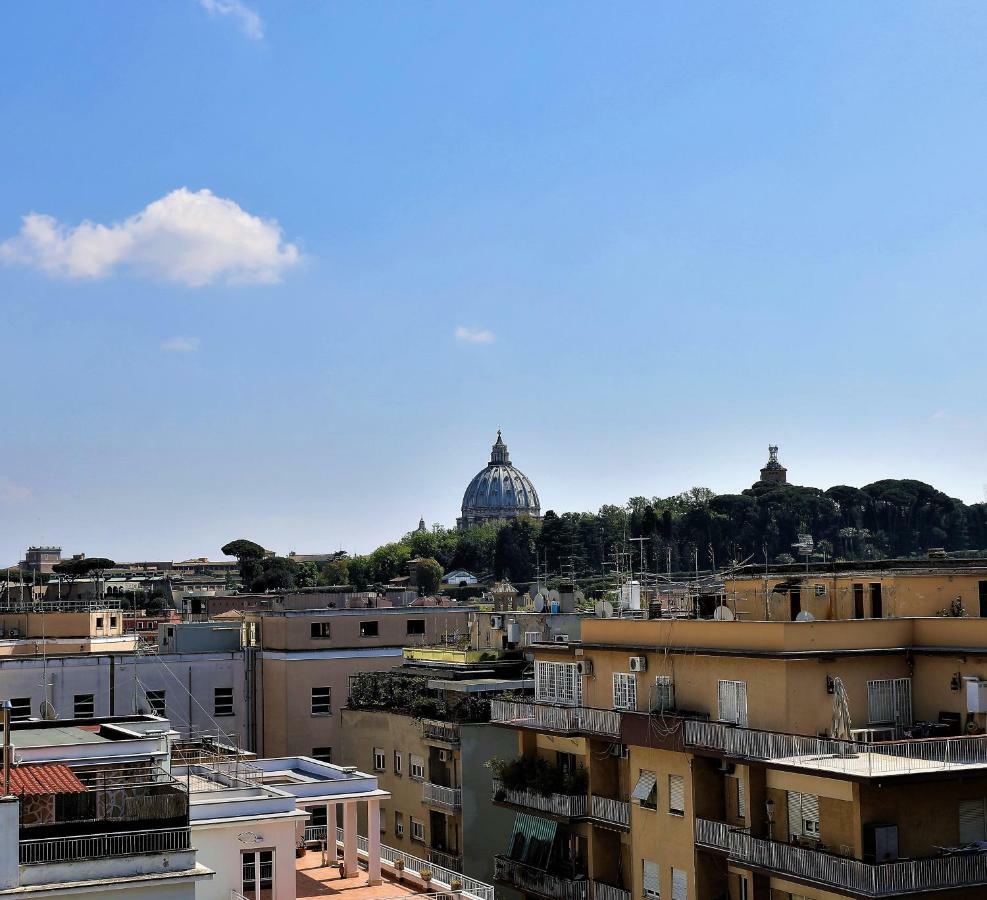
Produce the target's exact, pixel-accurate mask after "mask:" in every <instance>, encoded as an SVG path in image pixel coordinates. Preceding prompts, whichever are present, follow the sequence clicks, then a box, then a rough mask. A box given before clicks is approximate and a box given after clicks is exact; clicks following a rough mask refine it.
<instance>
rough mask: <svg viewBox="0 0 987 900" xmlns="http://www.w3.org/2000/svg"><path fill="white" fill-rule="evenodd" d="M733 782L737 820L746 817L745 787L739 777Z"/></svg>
mask: <svg viewBox="0 0 987 900" xmlns="http://www.w3.org/2000/svg"><path fill="white" fill-rule="evenodd" d="M734 780H735V781H736V782H737V818H738V819H743V818H746V816H747V785H746V784H745V783H744V779H743V778H741V777H740V776H739V775H738V776H737V777H736V778H735V779H734Z"/></svg>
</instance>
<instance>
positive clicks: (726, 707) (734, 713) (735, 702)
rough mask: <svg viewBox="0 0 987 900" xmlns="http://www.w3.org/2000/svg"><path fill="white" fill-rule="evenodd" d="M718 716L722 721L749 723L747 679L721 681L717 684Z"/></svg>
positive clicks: (739, 723) (736, 723)
mask: <svg viewBox="0 0 987 900" xmlns="http://www.w3.org/2000/svg"><path fill="white" fill-rule="evenodd" d="M717 717H718V718H719V720H720V721H721V722H732V723H733V724H734V725H743V726H746V725H747V682H746V681H721V682H719V683H718V684H717Z"/></svg>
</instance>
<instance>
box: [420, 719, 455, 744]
mask: <svg viewBox="0 0 987 900" xmlns="http://www.w3.org/2000/svg"><path fill="white" fill-rule="evenodd" d="M422 737H424V738H425V740H426V741H441V742H442V743H444V744H458V743H459V726H458V725H456V724H455V723H453V722H422Z"/></svg>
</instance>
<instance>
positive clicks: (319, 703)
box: [312, 687, 332, 716]
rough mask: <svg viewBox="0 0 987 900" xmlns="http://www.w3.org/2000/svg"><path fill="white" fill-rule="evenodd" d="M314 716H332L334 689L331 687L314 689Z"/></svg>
mask: <svg viewBox="0 0 987 900" xmlns="http://www.w3.org/2000/svg"><path fill="white" fill-rule="evenodd" d="M312 715H313V716H330V715H332V688H330V687H314V688H312Z"/></svg>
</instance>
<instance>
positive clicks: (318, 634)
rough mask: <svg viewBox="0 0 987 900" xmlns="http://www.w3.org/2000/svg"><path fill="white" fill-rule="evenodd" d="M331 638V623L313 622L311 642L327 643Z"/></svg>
mask: <svg viewBox="0 0 987 900" xmlns="http://www.w3.org/2000/svg"><path fill="white" fill-rule="evenodd" d="M331 637H332V622H313V623H312V640H313V641H327V640H329V638H331Z"/></svg>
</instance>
